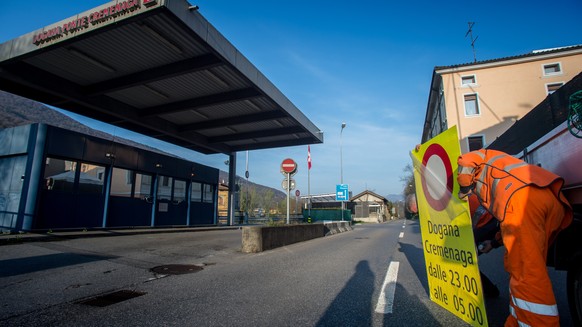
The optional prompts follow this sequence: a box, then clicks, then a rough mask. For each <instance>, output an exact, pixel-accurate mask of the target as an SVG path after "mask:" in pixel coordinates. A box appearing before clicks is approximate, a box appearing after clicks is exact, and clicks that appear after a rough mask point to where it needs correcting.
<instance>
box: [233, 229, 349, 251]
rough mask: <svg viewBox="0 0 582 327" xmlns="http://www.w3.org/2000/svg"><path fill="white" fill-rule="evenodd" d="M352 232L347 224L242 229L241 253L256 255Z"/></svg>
mask: <svg viewBox="0 0 582 327" xmlns="http://www.w3.org/2000/svg"><path fill="white" fill-rule="evenodd" d="M349 230H352V227H351V225H350V224H349V222H335V223H324V224H302V225H289V226H276V227H269V226H249V227H243V233H242V252H244V253H257V252H262V251H266V250H270V249H274V248H277V247H281V246H285V245H289V244H293V243H297V242H303V241H308V240H311V239H314V238H318V237H323V236H326V235H332V234H337V233H342V232H346V231H349Z"/></svg>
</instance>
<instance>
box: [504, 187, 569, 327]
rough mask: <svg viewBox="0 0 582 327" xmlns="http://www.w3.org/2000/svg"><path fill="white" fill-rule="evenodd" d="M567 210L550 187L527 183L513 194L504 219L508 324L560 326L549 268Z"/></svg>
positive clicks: (506, 322) (506, 324)
mask: <svg viewBox="0 0 582 327" xmlns="http://www.w3.org/2000/svg"><path fill="white" fill-rule="evenodd" d="M564 214H565V209H564V206H563V204H562V203H561V202H560V201H559V200H558V199H556V197H555V196H554V195H553V194H552V192H551V191H550V190H549V189H544V188H538V187H535V186H527V187H525V188H523V189H520V190H518V191H516V192H515V194H514V195H513V196H512V197H511V199H510V201H509V203H508V207H507V211H506V216H505V220H504V221H503V222H501V233H502V237H503V243H504V245H505V247H506V253H505V258H504V262H505V270H507V272H508V273H509V275H510V279H509V291H510V299H509V310H510V315H509V316H508V318H507V320H506V321H505V326H511V327H513V326H524V325H527V326H559V325H560V317H559V315H558V307H557V305H556V299H555V297H554V291H553V289H552V283H551V281H550V277H549V276H548V271H547V268H546V257H547V254H548V247H549V245H550V244H551V243H552V242H553V241H554V239H555V237H556V236H557V234H558V232H559V231H560V226H561V224H562V220H563V219H564Z"/></svg>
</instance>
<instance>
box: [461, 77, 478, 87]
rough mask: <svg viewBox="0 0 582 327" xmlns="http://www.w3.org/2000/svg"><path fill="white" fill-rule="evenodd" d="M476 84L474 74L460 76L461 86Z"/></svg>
mask: <svg viewBox="0 0 582 327" xmlns="http://www.w3.org/2000/svg"><path fill="white" fill-rule="evenodd" d="M475 84H477V80H476V77H475V75H467V76H461V85H462V86H469V85H475Z"/></svg>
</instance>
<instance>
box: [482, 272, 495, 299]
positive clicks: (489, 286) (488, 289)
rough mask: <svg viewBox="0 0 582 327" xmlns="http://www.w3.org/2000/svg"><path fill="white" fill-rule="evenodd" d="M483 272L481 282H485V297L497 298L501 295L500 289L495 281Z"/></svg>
mask: <svg viewBox="0 0 582 327" xmlns="http://www.w3.org/2000/svg"><path fill="white" fill-rule="evenodd" d="M479 273H480V274H481V283H482V284H483V294H484V295H485V297H488V298H496V297H499V289H498V288H497V286H495V284H493V282H492V281H491V280H490V279H489V278H487V276H485V274H484V273H482V272H479Z"/></svg>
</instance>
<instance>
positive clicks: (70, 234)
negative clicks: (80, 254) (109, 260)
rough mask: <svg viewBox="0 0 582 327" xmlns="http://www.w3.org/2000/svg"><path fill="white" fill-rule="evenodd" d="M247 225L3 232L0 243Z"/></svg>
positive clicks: (224, 228) (201, 229)
mask: <svg viewBox="0 0 582 327" xmlns="http://www.w3.org/2000/svg"><path fill="white" fill-rule="evenodd" d="M243 226H248V225H233V226H226V225H225V226H221V225H219V226H200V227H178V226H177V227H151V228H147V227H140V228H123V229H89V230H88V229H82V230H59V231H48V232H29V233H15V234H12V233H3V234H0V245H7V244H20V243H24V242H50V241H58V240H66V239H74V238H82V237H106V236H122V235H139V234H156V233H187V232H205V231H213V230H229V229H240V228H242V227H243Z"/></svg>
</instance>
